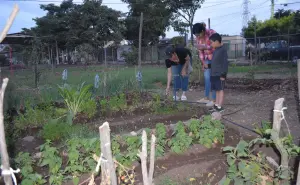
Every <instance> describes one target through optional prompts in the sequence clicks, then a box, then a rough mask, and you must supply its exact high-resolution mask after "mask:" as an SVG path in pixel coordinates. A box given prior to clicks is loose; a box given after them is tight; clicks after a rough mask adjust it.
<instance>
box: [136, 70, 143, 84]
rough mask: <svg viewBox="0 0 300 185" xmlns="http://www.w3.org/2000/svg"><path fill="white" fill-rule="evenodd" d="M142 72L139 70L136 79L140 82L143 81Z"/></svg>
mask: <svg viewBox="0 0 300 185" xmlns="http://www.w3.org/2000/svg"><path fill="white" fill-rule="evenodd" d="M142 77H143V76H142V72H141V71H138V72H137V74H136V80H137V81H138V82H141V81H142Z"/></svg>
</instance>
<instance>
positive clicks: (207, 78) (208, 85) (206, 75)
mask: <svg viewBox="0 0 300 185" xmlns="http://www.w3.org/2000/svg"><path fill="white" fill-rule="evenodd" d="M205 64H211V61H210V60H206V61H205ZM210 73H211V69H204V83H205V97H206V98H208V99H209V98H210V96H209V95H210V92H211V83H210ZM211 98H212V99H213V100H215V99H216V91H212V97H211Z"/></svg>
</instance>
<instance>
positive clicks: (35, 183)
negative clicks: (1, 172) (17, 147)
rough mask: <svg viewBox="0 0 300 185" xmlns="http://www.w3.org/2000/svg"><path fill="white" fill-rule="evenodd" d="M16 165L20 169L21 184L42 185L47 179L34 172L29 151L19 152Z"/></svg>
mask: <svg viewBox="0 0 300 185" xmlns="http://www.w3.org/2000/svg"><path fill="white" fill-rule="evenodd" d="M15 162H16V165H17V166H18V167H19V168H20V169H21V174H22V183H21V185H42V184H45V183H46V182H47V181H46V180H45V179H43V177H42V176H41V175H40V174H37V173H34V171H33V167H32V166H33V164H34V161H33V160H32V158H31V156H30V154H29V153H23V152H20V153H19V154H18V155H17V157H16V159H15Z"/></svg>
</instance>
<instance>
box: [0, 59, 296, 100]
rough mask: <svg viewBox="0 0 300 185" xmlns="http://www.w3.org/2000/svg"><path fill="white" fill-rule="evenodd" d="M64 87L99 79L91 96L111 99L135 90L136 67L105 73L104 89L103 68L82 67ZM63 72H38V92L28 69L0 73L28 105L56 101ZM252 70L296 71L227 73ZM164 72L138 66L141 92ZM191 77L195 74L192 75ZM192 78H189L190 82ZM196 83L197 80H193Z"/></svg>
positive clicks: (288, 67)
mask: <svg viewBox="0 0 300 185" xmlns="http://www.w3.org/2000/svg"><path fill="white" fill-rule="evenodd" d="M67 69H68V80H67V83H68V84H70V85H73V86H78V85H80V84H81V83H82V82H86V83H87V84H94V78H95V75H96V74H98V75H99V76H100V87H99V89H98V90H97V91H96V92H95V95H108V96H109V95H114V94H118V93H121V92H124V91H126V90H129V91H132V90H139V89H140V87H139V84H138V83H137V81H136V76H135V75H136V72H137V68H136V67H125V66H113V67H109V70H107V71H106V74H107V83H106V88H104V83H103V82H104V74H105V71H104V68H103V67H102V66H89V67H87V68H84V67H68V68H67ZM63 70H64V68H55V69H54V72H52V70H51V69H50V68H48V69H41V68H40V69H39V72H40V74H41V76H40V81H39V85H38V86H39V88H38V89H35V88H34V73H33V71H32V70H31V69H26V70H23V71H22V70H16V71H14V74H13V75H12V76H11V75H10V71H2V76H7V77H9V78H10V82H9V83H14V85H15V87H17V89H16V90H15V91H14V92H13V93H15V94H18V99H20V101H24V100H30V101H32V102H40V101H53V100H59V99H60V98H61V97H60V95H59V94H58V91H57V86H58V85H62V84H63V81H62V72H63ZM251 70H254V72H255V73H262V72H272V73H273V72H274V73H279V74H283V73H286V72H292V73H294V72H296V70H297V69H296V67H292V66H291V65H284V64H280V65H279V64H276V65H259V66H253V67H252V66H230V67H229V73H248V72H249V71H251ZM166 73H167V70H166V68H165V67H164V66H159V67H157V66H153V67H152V66H142V75H143V83H142V88H143V89H145V90H147V89H158V88H159V87H158V86H157V83H160V84H161V85H163V86H165V85H166V83H167V75H166ZM193 74H195V75H197V72H196V71H194V73H193ZM192 79H193V76H192V77H191V80H192ZM196 79H198V77H197V78H196Z"/></svg>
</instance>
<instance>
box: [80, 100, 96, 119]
mask: <svg viewBox="0 0 300 185" xmlns="http://www.w3.org/2000/svg"><path fill="white" fill-rule="evenodd" d="M81 110H82V113H84V114H86V115H87V116H88V118H93V117H94V116H95V115H96V113H97V103H96V101H95V100H94V99H88V100H87V101H85V102H84V103H83V104H82V107H81Z"/></svg>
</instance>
